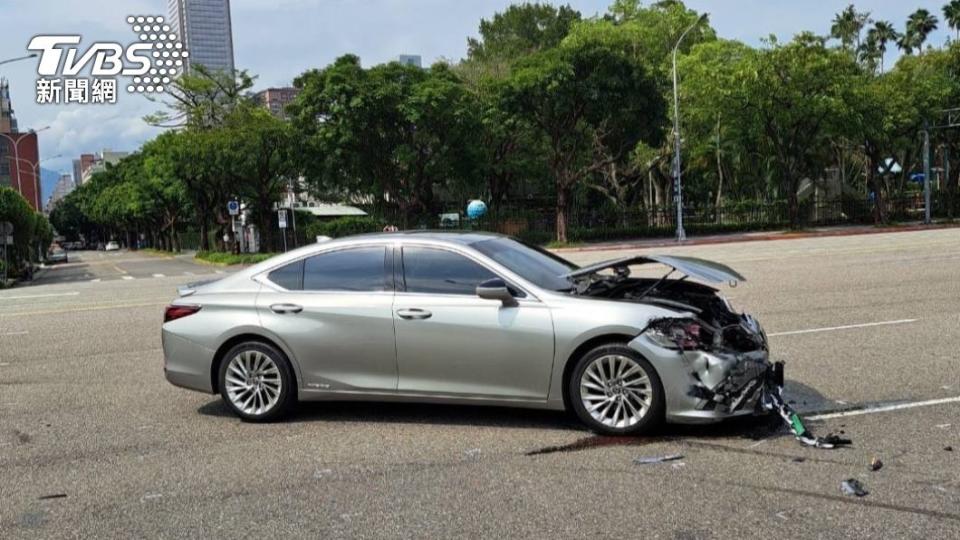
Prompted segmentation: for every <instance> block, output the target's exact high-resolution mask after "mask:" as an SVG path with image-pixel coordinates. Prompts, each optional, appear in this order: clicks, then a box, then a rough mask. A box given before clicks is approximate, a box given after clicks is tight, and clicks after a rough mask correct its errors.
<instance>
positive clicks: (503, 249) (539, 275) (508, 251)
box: [471, 238, 578, 291]
mask: <svg viewBox="0 0 960 540" xmlns="http://www.w3.org/2000/svg"><path fill="white" fill-rule="evenodd" d="M471 247H473V248H474V249H476V250H477V251H479V252H480V253H483V254H484V255H486V256H487V257H490V258H491V259H493V260H494V261H496V262H498V263H500V264H502V265H503V266H505V267H507V268H508V269H510V271H512V272H513V273H515V274H517V275H518V276H520V277H522V278H524V279H526V280H527V281H529V282H530V283H533V284H534V285H536V286H537V287H540V288H542V289H549V290H552V291H562V290H567V289H570V288H571V287H572V284H571V282H570V280H568V279H567V278H565V277H563V275H564V274H566V273H569V272H571V271H573V270H576V269H577V268H578V266H577V265H575V264H573V263H572V262H570V261H568V260H566V259H563V258H561V257H558V256H557V255H554V254H553V253H550V252H549V251H547V250H545V249H542V248H539V247H536V246H531V245H529V244H525V243H523V242H519V241H517V240H513V239H510V238H492V239H490V240H482V241H480V242H476V243H473V244H471Z"/></svg>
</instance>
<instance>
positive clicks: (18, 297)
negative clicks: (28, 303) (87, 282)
mask: <svg viewBox="0 0 960 540" xmlns="http://www.w3.org/2000/svg"><path fill="white" fill-rule="evenodd" d="M79 294H80V293H79V292H78V291H73V292H68V293H50V294H24V295H20V296H0V300H23V299H26V298H53V297H55V296H77V295H79Z"/></svg>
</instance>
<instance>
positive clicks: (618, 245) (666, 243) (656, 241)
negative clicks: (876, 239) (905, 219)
mask: <svg viewBox="0 0 960 540" xmlns="http://www.w3.org/2000/svg"><path fill="white" fill-rule="evenodd" d="M951 228H960V223H934V224H933V225H924V224H923V223H919V222H914V223H906V224H902V225H895V226H889V225H888V226H884V227H877V226H874V225H844V226H837V227H815V228H812V229H803V230H800V231H789V230H782V231H758V232H744V233H730V234H714V235H707V236H694V237H689V236H688V237H687V240H686V241H685V242H682V243H678V242H677V241H676V240H674V239H672V238H644V239H637V240H618V241H612V242H599V243H595V244H593V243H592V244H588V245H583V246H577V247H567V248H557V249H552V250H551V251H556V252H558V253H563V252H577V251H612V250H618V249H647V248H656V247H677V246H698V245H706V244H729V243H733V242H758V241H766V240H796V239H800V238H818V237H824V236H857V235H861V234H883V233H898V232H911V231H925V230H935V229H951Z"/></svg>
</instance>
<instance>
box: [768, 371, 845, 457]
mask: <svg viewBox="0 0 960 540" xmlns="http://www.w3.org/2000/svg"><path fill="white" fill-rule="evenodd" d="M780 373H781V374H782V371H781V372H780ZM781 377H782V375H781ZM760 406H761V407H762V408H763V409H765V410H768V411H776V412H777V414H779V415H780V418H781V419H783V422H784V423H785V424H787V427H789V428H790V431H792V432H793V436H794V437H796V438H797V440H798V441H800V442H801V443H803V444H804V445H806V446H812V447H814V448H826V449H830V448H837V447H838V446H846V445H849V444H852V442H853V441H851V440H850V439H845V438H842V437H840V436H839V435H834V434H833V433H830V434H827V436H826V437H817V436H815V435H814V434H813V433H811V432H810V430H809V429H807V427H806V426H805V425H803V420H802V419H801V418H800V415H799V414H797V412H796V411H794V410H793V408H792V407H790V405H787V403H786V402H785V401H784V400H783V384H782V380H781V381H776V384H772V383H768V384H767V385H766V387H765V389H764V392H763V395H762V396H761V399H760ZM841 433H842V432H841Z"/></svg>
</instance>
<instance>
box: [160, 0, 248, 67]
mask: <svg viewBox="0 0 960 540" xmlns="http://www.w3.org/2000/svg"><path fill="white" fill-rule="evenodd" d="M169 2H170V3H169V8H170V28H171V31H172V32H173V33H174V34H175V35H177V36H178V37H179V38H180V42H181V43H183V46H184V48H185V49H186V50H187V52H189V53H190V54H189V56H188V57H187V58H186V62H185V63H184V68H185V71H188V72H189V71H190V68H191V66H196V65H198V64H200V65H203V66H204V67H206V68H207V69H209V70H210V71H225V72H227V73H233V70H234V63H233V29H232V25H231V24H230V0H169Z"/></svg>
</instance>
